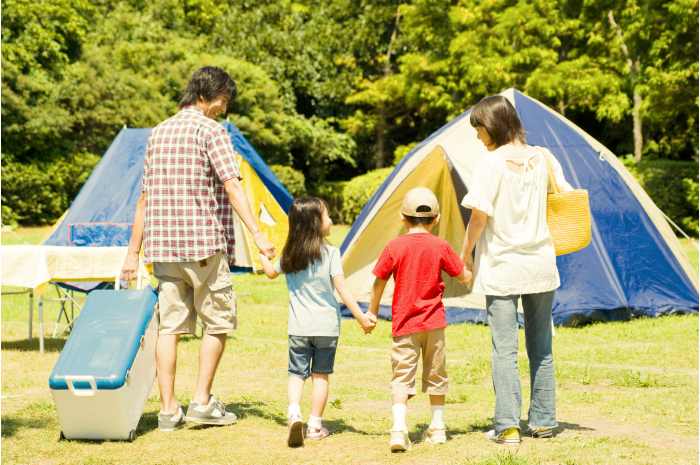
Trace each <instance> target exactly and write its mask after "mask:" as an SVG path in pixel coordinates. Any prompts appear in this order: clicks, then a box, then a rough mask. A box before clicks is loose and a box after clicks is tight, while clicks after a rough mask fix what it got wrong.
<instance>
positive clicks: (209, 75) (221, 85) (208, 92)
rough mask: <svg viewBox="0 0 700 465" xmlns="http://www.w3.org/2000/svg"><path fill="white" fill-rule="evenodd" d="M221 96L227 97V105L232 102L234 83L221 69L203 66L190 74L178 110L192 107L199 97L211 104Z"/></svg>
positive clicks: (234, 93)
mask: <svg viewBox="0 0 700 465" xmlns="http://www.w3.org/2000/svg"><path fill="white" fill-rule="evenodd" d="M222 95H223V96H226V97H228V99H229V100H228V101H229V104H230V103H231V102H233V100H234V99H235V98H236V83H235V82H234V80H233V79H232V78H231V76H229V74H228V73H227V72H226V71H224V70H223V69H221V68H218V67H216V66H205V67H203V68H199V69H198V70H197V71H195V72H194V74H192V77H191V78H190V82H188V83H187V87H186V88H185V92H183V94H182V98H181V99H180V108H183V107H186V106H189V105H194V104H195V103H197V99H199V98H200V97H201V98H202V100H204V101H206V102H211V101H212V100H214V99H215V98H217V97H220V96H222Z"/></svg>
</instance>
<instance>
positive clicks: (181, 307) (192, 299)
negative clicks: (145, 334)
mask: <svg viewBox="0 0 700 465" xmlns="http://www.w3.org/2000/svg"><path fill="white" fill-rule="evenodd" d="M153 274H154V275H155V277H156V278H157V279H158V281H159V285H158V289H159V294H158V317H159V326H158V332H159V333H160V334H188V333H190V334H194V332H195V329H196V323H197V316H199V318H200V320H201V321H202V324H203V325H204V331H205V332H206V333H207V334H226V333H230V332H231V331H233V330H234V329H236V326H237V317H236V296H235V294H234V292H233V285H232V283H231V277H230V274H229V266H228V261H227V259H226V255H225V254H224V253H223V252H219V253H217V254H216V255H213V256H211V257H209V258H205V259H203V260H199V261H196V262H175V263H164V262H157V263H154V264H153Z"/></svg>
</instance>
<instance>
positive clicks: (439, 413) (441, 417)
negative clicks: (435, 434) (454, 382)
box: [430, 405, 445, 429]
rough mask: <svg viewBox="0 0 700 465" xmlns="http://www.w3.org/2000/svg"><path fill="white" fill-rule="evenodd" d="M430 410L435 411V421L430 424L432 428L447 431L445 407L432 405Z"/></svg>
mask: <svg viewBox="0 0 700 465" xmlns="http://www.w3.org/2000/svg"><path fill="white" fill-rule="evenodd" d="M430 410H432V411H433V419H432V421H431V422H430V427H431V428H435V429H445V406H444V405H431V406H430Z"/></svg>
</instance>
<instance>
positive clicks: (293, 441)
mask: <svg viewBox="0 0 700 465" xmlns="http://www.w3.org/2000/svg"><path fill="white" fill-rule="evenodd" d="M287 426H288V427H289V432H288V433H287V445H288V446H289V447H301V446H303V445H304V422H303V421H302V420H301V416H300V415H292V416H291V417H289V419H288V420H287Z"/></svg>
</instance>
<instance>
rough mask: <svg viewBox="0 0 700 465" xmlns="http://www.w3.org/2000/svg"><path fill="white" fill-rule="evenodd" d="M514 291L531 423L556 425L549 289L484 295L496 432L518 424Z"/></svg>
mask: <svg viewBox="0 0 700 465" xmlns="http://www.w3.org/2000/svg"><path fill="white" fill-rule="evenodd" d="M518 297H521V298H522V301H523V310H524V317H525V346H526V348H527V356H528V359H529V360H530V386H531V390H530V411H529V413H528V425H529V427H530V428H545V427H546V428H554V427H556V426H557V422H556V415H555V407H554V404H555V397H554V384H555V383H554V359H553V356H552V301H553V300H554V291H551V292H543V293H540V294H525V295H522V296H517V295H512V296H486V312H487V318H488V324H489V327H490V328H491V343H492V347H493V351H492V365H491V369H492V375H493V388H494V391H495V392H496V411H495V414H494V420H495V425H494V426H495V429H496V432H497V433H500V432H501V431H503V430H505V429H506V428H511V427H517V428H518V429H519V428H520V410H521V402H522V400H521V394H520V376H519V373H518V315H517V309H518Z"/></svg>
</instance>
